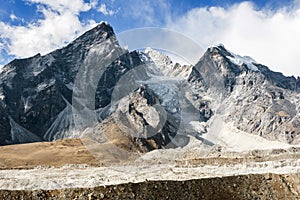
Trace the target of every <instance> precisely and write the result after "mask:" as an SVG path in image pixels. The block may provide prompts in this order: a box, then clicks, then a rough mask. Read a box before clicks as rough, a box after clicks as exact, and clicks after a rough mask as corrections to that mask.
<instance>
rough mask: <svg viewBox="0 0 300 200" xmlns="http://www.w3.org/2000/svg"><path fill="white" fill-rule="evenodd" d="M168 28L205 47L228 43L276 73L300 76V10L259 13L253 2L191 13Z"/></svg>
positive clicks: (174, 21)
mask: <svg viewBox="0 0 300 200" xmlns="http://www.w3.org/2000/svg"><path fill="white" fill-rule="evenodd" d="M167 26H168V27H170V28H172V29H175V30H178V31H180V32H182V33H184V34H186V35H188V36H189V37H191V38H193V39H194V40H196V41H197V42H198V43H200V44H201V45H202V46H206V47H208V46H210V45H213V44H216V43H224V44H225V46H226V47H227V48H228V49H229V50H231V51H233V52H236V53H239V54H242V55H249V56H251V57H253V58H254V59H255V60H257V61H258V62H260V63H262V64H265V65H267V66H269V67H270V68H271V69H272V70H275V71H280V72H283V73H284V74H286V75H300V56H299V46H300V39H299V35H300V7H299V4H297V3H296V2H295V3H294V4H293V5H292V6H289V7H285V8H281V9H277V10H275V11H274V10H269V9H260V10H258V9H257V8H255V6H254V5H253V4H251V3H249V2H243V3H240V4H236V5H233V6H231V7H229V8H221V7H209V8H196V9H193V10H190V11H189V12H188V13H187V14H186V15H184V16H181V17H179V18H177V19H175V20H170V21H169V22H168V23H167Z"/></svg>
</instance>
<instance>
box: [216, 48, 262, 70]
mask: <svg viewBox="0 0 300 200" xmlns="http://www.w3.org/2000/svg"><path fill="white" fill-rule="evenodd" d="M211 48H217V49H219V50H221V51H226V55H225V56H226V58H228V59H229V60H230V62H232V63H233V64H235V65H237V66H242V65H246V66H247V67H248V69H249V70H252V71H259V70H258V68H257V67H256V66H255V65H254V64H256V63H257V62H256V61H255V60H254V59H253V58H251V57H250V56H240V55H238V54H235V53H233V52H231V51H229V50H228V49H226V48H225V46H224V45H223V44H221V43H220V44H217V45H213V46H211Z"/></svg>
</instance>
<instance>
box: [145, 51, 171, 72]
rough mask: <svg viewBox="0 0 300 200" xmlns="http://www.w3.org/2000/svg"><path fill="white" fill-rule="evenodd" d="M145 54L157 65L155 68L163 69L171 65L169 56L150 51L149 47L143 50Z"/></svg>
mask: <svg viewBox="0 0 300 200" xmlns="http://www.w3.org/2000/svg"><path fill="white" fill-rule="evenodd" d="M145 53H146V54H147V55H148V56H149V57H150V58H151V60H152V61H153V62H154V63H155V64H156V65H157V67H159V68H161V69H163V68H166V67H168V66H170V65H172V63H173V62H172V60H171V59H170V57H169V56H167V55H165V54H163V53H161V52H159V51H156V50H153V49H151V48H150V47H147V48H146V49H145Z"/></svg>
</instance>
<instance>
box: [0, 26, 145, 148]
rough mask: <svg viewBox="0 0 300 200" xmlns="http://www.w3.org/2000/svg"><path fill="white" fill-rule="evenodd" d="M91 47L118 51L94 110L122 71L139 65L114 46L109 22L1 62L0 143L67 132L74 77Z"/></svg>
mask: <svg viewBox="0 0 300 200" xmlns="http://www.w3.org/2000/svg"><path fill="white" fill-rule="evenodd" d="M95 49H98V52H97V56H99V57H105V56H108V54H109V53H111V52H112V51H115V52H118V53H119V54H120V55H121V57H118V58H117V59H116V60H114V62H112V63H110V65H109V67H108V68H107V70H106V71H105V72H104V74H103V76H102V77H101V79H100V81H99V85H100V86H101V87H98V90H97V95H96V97H95V98H96V99H97V101H96V108H100V107H105V106H106V105H108V104H109V103H110V96H111V92H110V91H111V88H112V87H113V86H114V84H115V83H116V82H117V80H118V79H119V78H120V77H121V76H122V74H124V73H126V71H128V70H129V69H131V68H133V67H135V66H137V65H139V64H140V63H141V61H140V59H139V57H138V54H137V53H135V52H131V53H129V52H127V51H125V50H123V49H122V48H121V47H120V46H119V44H118V42H117V40H116V39H115V35H114V32H113V30H112V28H111V27H110V26H109V25H106V24H104V23H102V24H100V25H98V26H97V27H95V28H94V29H92V30H90V31H88V32H86V33H85V34H83V35H82V36H81V37H79V38H77V39H76V40H75V41H73V42H72V43H71V44H69V45H68V46H66V47H64V48H62V49H59V50H56V51H54V52H51V53H49V54H47V55H45V56H41V55H39V54H38V55H36V56H34V57H31V58H27V59H17V60H14V61H12V62H11V63H9V64H7V65H6V66H4V68H3V71H2V73H1V75H0V97H1V98H0V119H1V121H0V134H1V135H0V145H5V144H15V143H27V142H35V141H42V140H46V141H51V140H54V139H60V138H65V137H66V136H68V137H69V136H70V135H68V134H67V132H68V129H69V128H70V127H72V126H73V124H74V122H73V119H72V108H71V107H70V105H71V104H72V90H73V84H74V80H75V78H76V75H77V73H78V70H79V68H80V67H82V66H83V65H84V63H85V62H86V60H87V56H88V55H89V54H90V51H91V50H95ZM95 59H96V58H95ZM99 67H101V66H99Z"/></svg>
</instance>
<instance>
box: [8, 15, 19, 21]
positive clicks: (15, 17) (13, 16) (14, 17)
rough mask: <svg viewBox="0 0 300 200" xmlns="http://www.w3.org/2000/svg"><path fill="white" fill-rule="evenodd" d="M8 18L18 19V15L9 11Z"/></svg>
mask: <svg viewBox="0 0 300 200" xmlns="http://www.w3.org/2000/svg"><path fill="white" fill-rule="evenodd" d="M9 18H10V19H11V20H12V21H15V20H17V19H18V17H17V16H16V15H15V14H14V13H11V14H10V16H9Z"/></svg>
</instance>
